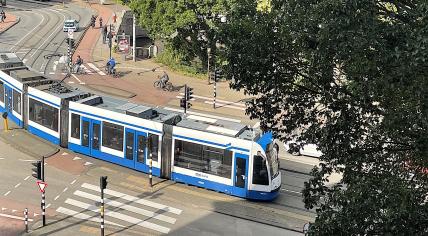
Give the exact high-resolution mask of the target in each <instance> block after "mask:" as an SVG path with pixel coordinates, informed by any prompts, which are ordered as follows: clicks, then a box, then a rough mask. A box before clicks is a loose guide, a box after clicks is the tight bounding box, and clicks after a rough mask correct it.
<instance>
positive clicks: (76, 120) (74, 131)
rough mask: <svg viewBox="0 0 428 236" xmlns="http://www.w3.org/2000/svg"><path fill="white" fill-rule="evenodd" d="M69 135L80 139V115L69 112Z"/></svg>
mask: <svg viewBox="0 0 428 236" xmlns="http://www.w3.org/2000/svg"><path fill="white" fill-rule="evenodd" d="M71 137H73V138H77V139H80V116H79V115H77V114H74V113H71Z"/></svg>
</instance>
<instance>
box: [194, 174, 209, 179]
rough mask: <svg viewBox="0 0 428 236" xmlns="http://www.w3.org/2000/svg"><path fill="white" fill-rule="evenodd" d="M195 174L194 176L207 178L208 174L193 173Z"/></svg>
mask: <svg viewBox="0 0 428 236" xmlns="http://www.w3.org/2000/svg"><path fill="white" fill-rule="evenodd" d="M195 176H196V177H201V178H205V179H208V175H206V174H201V173H195Z"/></svg>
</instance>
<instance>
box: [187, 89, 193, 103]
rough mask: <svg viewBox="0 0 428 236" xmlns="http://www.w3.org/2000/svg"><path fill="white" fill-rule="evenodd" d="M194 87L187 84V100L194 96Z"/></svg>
mask: <svg viewBox="0 0 428 236" xmlns="http://www.w3.org/2000/svg"><path fill="white" fill-rule="evenodd" d="M192 95H193V88H191V87H187V86H186V101H190V99H192V98H193V96H192Z"/></svg>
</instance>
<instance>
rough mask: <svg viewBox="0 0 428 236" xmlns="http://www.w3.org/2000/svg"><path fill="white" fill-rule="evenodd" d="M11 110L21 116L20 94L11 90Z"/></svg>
mask: <svg viewBox="0 0 428 236" xmlns="http://www.w3.org/2000/svg"><path fill="white" fill-rule="evenodd" d="M12 96H13V110H14V111H15V112H16V113H18V114H21V93H20V92H18V91H15V90H13V95H12Z"/></svg>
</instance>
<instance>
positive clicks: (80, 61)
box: [74, 55, 83, 73]
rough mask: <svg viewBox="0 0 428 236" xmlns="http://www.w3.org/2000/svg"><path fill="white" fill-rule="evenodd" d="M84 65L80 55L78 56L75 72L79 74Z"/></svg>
mask: <svg viewBox="0 0 428 236" xmlns="http://www.w3.org/2000/svg"><path fill="white" fill-rule="evenodd" d="M82 64H83V59H82V58H80V55H77V58H76V62H75V63H74V71H75V72H76V73H79V69H80V66H81V65H82Z"/></svg>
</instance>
